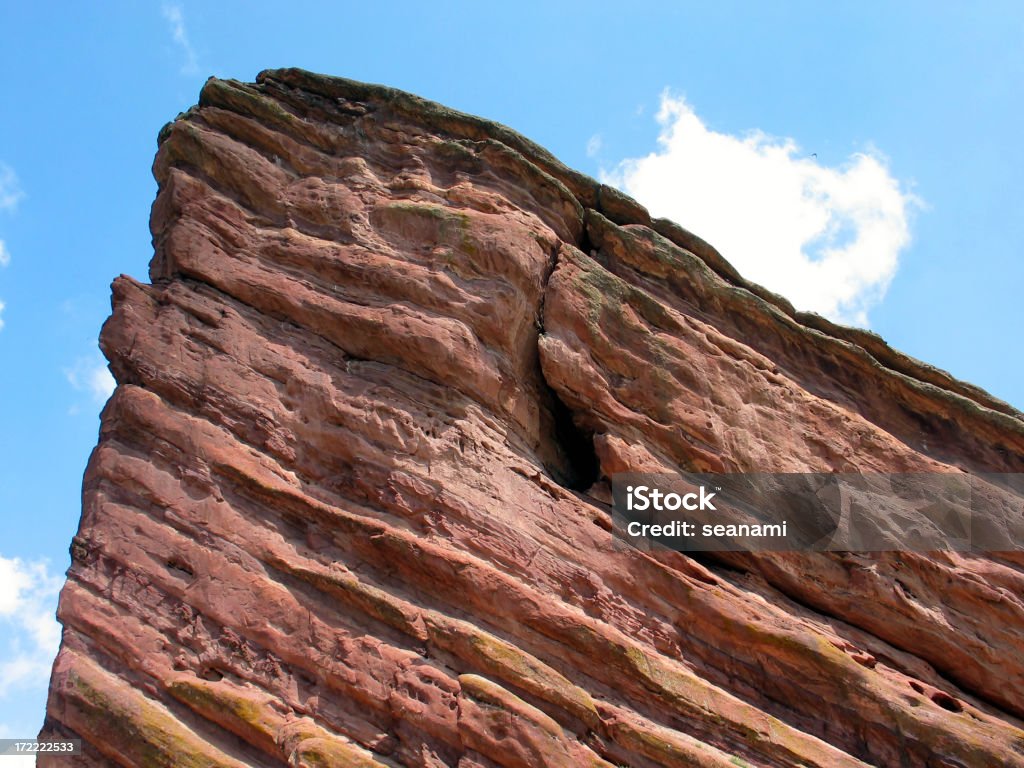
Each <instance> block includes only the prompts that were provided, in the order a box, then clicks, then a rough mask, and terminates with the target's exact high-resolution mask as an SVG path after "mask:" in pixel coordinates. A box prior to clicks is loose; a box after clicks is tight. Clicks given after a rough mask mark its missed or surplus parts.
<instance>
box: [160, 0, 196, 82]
mask: <svg viewBox="0 0 1024 768" xmlns="http://www.w3.org/2000/svg"><path fill="white" fill-rule="evenodd" d="M163 14H164V19H166V20H167V25H168V26H169V27H170V29H171V38H172V39H173V40H174V44H175V45H176V46H178V48H180V49H181V53H182V55H183V56H184V61H183V62H182V64H181V74H183V75H194V74H196V73H198V72H199V60H198V58H197V56H196V51H195V48H193V47H192V43H191V41H190V40H189V39H188V30H187V29H186V28H185V14H184V12H183V11H182V9H181V6H180V5H178V4H176V3H174V4H172V3H165V4H164V6H163Z"/></svg>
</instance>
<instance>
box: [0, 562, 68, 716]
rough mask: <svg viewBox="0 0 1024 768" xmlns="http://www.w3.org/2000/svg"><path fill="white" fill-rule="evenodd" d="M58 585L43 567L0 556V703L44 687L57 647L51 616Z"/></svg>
mask: <svg viewBox="0 0 1024 768" xmlns="http://www.w3.org/2000/svg"><path fill="white" fill-rule="evenodd" d="M62 582H63V579H62V578H61V577H60V576H57V575H54V574H52V573H51V572H50V570H49V566H48V564H47V563H46V561H42V560H41V561H35V562H25V561H23V560H21V559H20V558H17V557H15V558H6V557H3V556H2V555H0V638H4V639H3V641H2V642H0V699H2V698H5V697H7V696H8V695H9V694H10V693H11V692H13V691H17V690H24V689H25V688H29V687H32V686H39V685H42V686H45V685H46V682H47V680H48V679H49V676H50V666H51V665H52V664H53V658H54V656H56V654H57V648H58V646H59V645H60V625H59V624H58V623H57V620H56V618H55V614H56V609H57V595H58V592H59V591H60V587H61V584H62Z"/></svg>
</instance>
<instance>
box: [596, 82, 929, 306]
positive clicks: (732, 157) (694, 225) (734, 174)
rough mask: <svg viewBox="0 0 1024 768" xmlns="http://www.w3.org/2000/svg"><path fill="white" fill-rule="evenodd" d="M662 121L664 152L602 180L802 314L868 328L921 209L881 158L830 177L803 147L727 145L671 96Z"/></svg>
mask: <svg viewBox="0 0 1024 768" xmlns="http://www.w3.org/2000/svg"><path fill="white" fill-rule="evenodd" d="M657 119H658V122H659V123H660V125H661V133H660V135H659V137H658V144H659V148H658V151H656V152H652V153H651V154H649V155H647V156H646V157H641V158H632V159H627V160H624V161H623V162H621V163H619V165H618V166H616V167H615V168H614V169H613V170H612V171H611V172H602V179H603V180H604V181H605V182H606V183H611V184H614V185H616V186H618V187H620V188H621V189H623V190H624V191H625V192H627V193H628V194H630V195H632V196H633V197H635V198H636V199H637V200H638V201H639V202H641V203H643V204H644V205H646V206H647V207H648V208H649V209H650V211H651V213H652V214H653V215H655V216H664V217H667V218H670V219H673V220H674V221H677V222H679V223H680V224H682V225H683V226H684V227H686V228H687V229H690V230H691V231H693V232H695V233H696V234H698V235H700V236H701V237H702V238H704V239H705V240H707V241H708V242H710V243H711V244H712V245H714V246H715V247H716V248H717V249H718V250H719V251H720V252H721V253H722V255H723V256H725V257H726V258H727V259H729V260H730V261H731V262H732V263H733V265H734V266H735V267H736V268H737V269H738V270H739V271H740V273H741V274H742V275H744V277H747V278H748V279H750V280H752V281H754V282H756V283H760V284H761V285H764V286H765V287H767V288H769V289H771V290H773V291H775V292H777V293H781V294H782V295H784V296H785V297H786V298H788V299H789V300H790V301H792V302H793V304H794V305H795V306H796V307H797V308H798V309H803V310H810V311H814V312H818V313H820V314H823V315H825V316H826V317H830V318H832V319H834V320H837V321H839V322H845V323H853V324H857V325H867V323H868V317H867V313H868V311H869V310H870V308H871V307H872V306H874V305H875V304H877V303H878V302H879V301H880V300H881V299H882V298H883V296H884V295H885V291H886V289H887V288H888V286H889V282H890V281H891V280H892V277H893V275H894V274H895V272H896V268H897V266H898V263H899V255H900V251H901V250H903V249H904V248H905V247H906V246H907V245H908V244H909V242H910V227H909V217H910V214H911V213H912V211H913V209H914V208H915V207H916V206H918V205H920V203H919V201H918V200H917V199H916V198H915V197H914V196H913V195H911V194H910V193H908V192H907V191H905V190H904V189H903V188H902V186H901V184H900V182H899V181H897V180H896V179H895V178H893V176H892V175H891V174H890V173H889V170H888V168H887V166H886V161H885V159H884V158H883V157H882V156H881V155H880V154H879V153H878V152H876V151H868V152H864V153H857V154H854V155H851V156H850V157H849V158H848V159H847V160H846V161H845V162H844V163H843V164H842V165H840V166H836V167H831V166H827V165H823V164H821V163H819V162H818V161H817V159H816V158H815V157H812V156H809V155H806V154H804V153H802V152H801V150H800V148H799V146H798V145H797V144H796V142H795V141H794V140H793V139H775V138H772V137H769V136H767V135H765V134H764V133H761V132H759V131H755V132H752V133H750V134H748V135H746V136H742V137H741V136H732V135H729V134H725V133H717V132H716V131H714V130H712V129H710V128H708V127H707V126H706V125H705V124H704V122H703V121H702V120H701V119H700V117H699V116H698V115H697V114H696V113H695V112H694V111H693V108H692V107H690V105H689V104H687V103H686V101H685V100H684V99H683V98H682V97H677V96H673V95H671V94H669V93H667V92H666V93H664V94H663V95H662V99H661V108H660V110H659V112H658V117H657Z"/></svg>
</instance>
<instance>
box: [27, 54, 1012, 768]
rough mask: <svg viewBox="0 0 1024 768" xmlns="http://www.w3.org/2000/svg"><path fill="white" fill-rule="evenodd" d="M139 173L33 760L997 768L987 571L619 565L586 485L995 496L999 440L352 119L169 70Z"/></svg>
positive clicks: (488, 165) (921, 391) (996, 407)
mask: <svg viewBox="0 0 1024 768" xmlns="http://www.w3.org/2000/svg"><path fill="white" fill-rule="evenodd" d="M154 175H155V177H156V179H157V181H158V184H159V191H158V194H157V198H156V201H155V202H154V205H153V211H152V217H151V230H152V233H153V244H154V256H153V261H152V263H151V266H150V281H151V283H150V284H144V283H141V282H139V281H136V280H133V279H131V278H128V277H124V276H122V277H120V278H118V280H117V281H115V283H114V286H113V313H112V316H111V318H110V319H109V320H108V321H107V323H106V325H105V326H104V329H103V332H102V336H101V345H102V348H103V350H104V353H105V354H106V356H107V358H108V360H109V361H110V366H111V370H112V372H113V373H114V376H115V378H116V380H117V383H118V387H117V390H116V391H115V393H114V395H113V397H112V398H111V400H110V402H109V403H108V404H107V406H106V408H105V409H104V412H103V416H102V421H101V433H100V440H99V444H98V446H97V448H96V449H95V451H94V453H93V455H92V457H91V459H90V462H89V466H88V468H87V471H86V477H85V482H84V489H83V513H82V522H81V526H80V529H79V532H78V534H77V536H76V537H75V539H74V541H73V543H72V566H71V569H70V570H69V573H68V581H67V583H66V585H65V587H64V589H63V591H62V594H61V602H60V608H59V613H58V616H59V618H60V620H61V622H62V623H63V625H64V635H63V641H62V645H61V651H60V653H59V655H58V658H57V660H56V662H55V665H54V671H53V676H52V680H51V689H50V697H49V702H48V706H47V719H46V723H45V725H44V728H43V734H42V735H43V736H46V737H62V736H71V737H75V738H81V739H82V740H83V742H84V743H85V753H84V754H83V755H82V756H80V757H76V758H73V760H74V762H73V763H72V764H76V765H89V766H91V765H109V764H114V765H124V766H141V765H166V766H177V765H196V766H200V765H203V766H211V765H232V766H234V765H304V766H315V765H365V766H371V765H387V766H398V765H405V766H459V768H489V767H492V766H541V765H552V766H558V765H564V766H578V765H591V766H619V765H629V766H638V767H639V768H644V767H646V766H661V765H667V766H690V765H706V766H719V765H721V766H726V765H744V764H748V765H758V766H762V765H763V766H790V765H805V766H812V765H813V766H842V765H851V766H852V765H864V764H868V765H886V766H888V765H893V766H989V765H1011V766H1012V765H1024V730H1022V722H1021V719H1022V718H1024V694H1022V691H1024V653H1022V652H1021V650H1022V648H1024V556H1022V555H1021V554H1020V553H1019V552H1004V553H996V554H992V555H986V556H982V555H975V554H965V553H931V554H927V555H926V554H914V553H891V552H890V553H830V554H801V553H760V554H756V555H754V554H728V553H721V554H716V555H702V556H700V557H687V556H685V555H682V554H679V553H657V554H647V553H641V552H638V551H635V550H628V549H624V548H623V547H621V546H619V545H617V544H616V543H615V542H614V541H613V540H612V536H611V534H610V533H609V530H610V522H609V520H610V516H609V506H608V500H609V495H608V486H607V480H608V478H609V477H610V476H611V475H612V474H614V473H616V472H623V471H650V472H675V471H679V470H686V471H712V472H726V471H730V472H744V471H762V472H952V473H971V474H977V473H1020V472H1021V471H1022V469H1024V417H1022V415H1021V414H1020V412H1018V411H1016V410H1015V409H1014V408H1012V407H1011V406H1009V405H1008V404H1006V403H1003V402H1001V401H999V400H997V399H995V398H993V397H992V396H990V395H988V394H987V393H985V392H983V391H982V390H980V389H978V388H976V387H974V386H972V385H969V384H966V383H963V382H959V381H956V380H955V379H953V378H952V377H951V376H949V374H947V373H945V372H943V371H940V370H937V369H935V368H933V367H931V366H928V365H926V364H924V363H921V362H919V361H916V360H913V359H912V358H909V357H907V356H905V355H903V354H901V353H899V352H897V351H895V350H893V349H891V348H890V347H888V346H887V345H886V344H885V343H884V342H883V341H882V340H881V339H880V338H879V337H877V336H875V335H874V334H871V333H869V332H866V331H861V330H857V329H850V328H844V327H841V326H837V325H835V324H833V323H830V322H829V321H827V320H825V319H823V318H820V317H818V316H816V315H811V314H807V313H802V312H797V311H795V310H794V309H793V307H792V306H791V305H789V303H788V302H786V301H785V300H784V299H783V298H781V297H779V296H776V295H774V294H772V293H770V292H768V291H766V290H765V289H763V288H761V287H759V286H757V285H754V284H752V283H749V282H748V281H746V280H744V279H743V278H742V277H741V276H740V275H739V274H738V273H737V272H736V271H735V270H734V269H733V268H732V267H731V265H729V263H728V262H727V261H726V260H725V259H724V258H723V257H722V256H721V255H720V254H719V253H718V252H717V251H716V250H715V249H714V248H713V247H712V246H710V245H709V244H707V243H706V242H704V241H703V240H701V239H700V238H699V237H697V236H696V235H693V234H692V233H690V232H688V231H687V230H685V229H683V228H682V227H680V226H679V225H677V224H675V223H673V222H669V221H666V220H661V219H652V218H651V217H650V216H649V214H648V213H647V211H645V210H644V209H643V208H642V207H641V206H640V205H639V204H637V203H636V202H635V201H633V200H631V199H630V198H628V197H627V196H625V195H623V194H622V193H621V192H619V191H618V190H615V189H613V188H611V187H607V186H605V185H602V184H600V183H598V182H596V181H594V180H592V179H590V178H588V177H586V176H584V175H583V174H580V173H579V172H576V171H573V170H571V169H569V168H567V167H566V166H564V165H563V164H562V163H560V162H559V161H558V160H557V159H556V158H554V157H553V156H552V155H551V154H550V153H548V152H547V151H546V150H544V149H543V148H541V147H539V146H538V145H536V144H534V143H533V142H531V141H529V140H528V139H526V138H524V137H522V136H520V135H519V134H517V133H515V132H514V131H512V130H510V129H508V128H506V127H504V126H500V125H497V124H495V123H491V122H488V121H486V120H483V119H481V118H477V117H473V116H471V115H466V114H463V113H459V112H456V111H454V110H450V109H448V108H446V107H443V106H441V105H438V104H435V103H433V102H428V101H426V100H423V99H420V98H419V97H416V96H413V95H410V94H407V93H403V92H401V91H397V90H394V89H390V88H385V87H383V86H373V85H366V84H362V83H357V82H354V81H351V80H345V79H342V78H335V77H327V76H322V75H315V74H313V73H309V72H305V71H302V70H297V69H278V70H267V71H264V72H261V73H260V74H259V75H258V77H257V79H256V83H253V84H246V83H240V82H236V81H230V80H218V79H213V78H211V79H210V80H209V81H208V82H207V83H206V85H205V86H204V87H203V89H202V92H201V94H200V99H199V104H198V106H197V107H193V108H192V109H190V110H189V111H188V112H186V113H183V114H182V115H180V116H179V117H178V119H176V120H175V121H173V122H172V123H170V124H168V125H167V126H166V127H165V128H164V129H163V130H162V131H161V133H160V137H159V151H158V153H157V157H156V160H155V163H154ZM65 760H66V759H65ZM40 764H42V765H45V764H47V762H46V760H45V759H41V760H40Z"/></svg>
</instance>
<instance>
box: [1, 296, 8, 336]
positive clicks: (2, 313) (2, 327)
mask: <svg viewBox="0 0 1024 768" xmlns="http://www.w3.org/2000/svg"><path fill="white" fill-rule="evenodd" d="M6 306H7V305H6V304H4V303H3V302H2V301H0V331H2V330H3V329H4V307H6Z"/></svg>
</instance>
